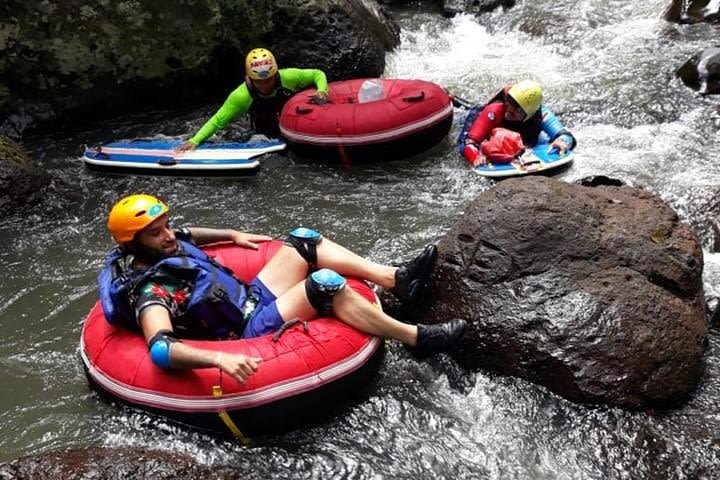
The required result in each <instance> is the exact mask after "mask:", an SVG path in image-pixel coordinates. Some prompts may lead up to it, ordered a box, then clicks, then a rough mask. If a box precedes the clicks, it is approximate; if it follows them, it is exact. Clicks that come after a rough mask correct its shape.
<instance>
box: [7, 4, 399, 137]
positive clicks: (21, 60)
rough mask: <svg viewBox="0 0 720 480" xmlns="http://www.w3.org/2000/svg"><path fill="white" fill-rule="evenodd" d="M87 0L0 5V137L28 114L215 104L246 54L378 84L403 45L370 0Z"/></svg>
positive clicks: (87, 114)
mask: <svg viewBox="0 0 720 480" xmlns="http://www.w3.org/2000/svg"><path fill="white" fill-rule="evenodd" d="M81 4H82V5H81V6H80V7H79V8H78V4H77V2H61V1H57V0H46V1H43V2H40V3H39V4H38V3H37V2H34V3H32V4H30V3H23V2H1V3H0V49H2V51H3V55H2V56H0V79H2V82H1V83H2V84H1V85H0V112H3V110H2V109H3V106H4V108H5V111H4V113H5V115H3V117H2V118H7V119H8V121H6V122H5V124H4V125H3V126H2V131H5V132H9V131H17V130H22V128H23V127H25V126H26V124H30V125H32V122H29V121H27V117H28V116H31V117H33V118H36V117H37V116H40V115H49V116H52V117H58V116H63V115H66V116H67V115H71V114H72V116H73V117H74V118H75V119H87V118H99V117H102V116H108V115H112V114H117V113H118V112H120V111H129V110H138V109H145V110H146V109H149V108H154V107H178V106H182V105H183V104H185V103H187V102H198V101H200V100H203V99H212V100H217V99H218V98H223V97H224V96H225V95H226V94H227V92H228V91H229V90H230V89H231V88H234V87H236V86H237V85H238V84H239V83H240V82H241V81H242V79H243V75H244V72H243V58H244V55H245V54H246V53H247V52H248V51H249V50H250V49H251V48H255V47H258V46H265V47H268V48H270V49H272V50H273V51H274V53H276V54H277V57H278V61H279V62H280V64H281V67H282V66H297V67H319V68H323V69H324V70H326V73H327V74H328V76H329V77H330V78H331V79H339V78H345V77H356V76H368V77H376V76H380V75H381V74H382V72H383V69H384V62H385V51H386V50H389V49H391V48H393V47H394V46H396V45H397V44H398V43H399V30H398V27H397V26H396V25H395V24H394V23H393V22H392V20H391V19H390V18H389V17H388V16H387V14H386V13H385V12H384V10H382V9H380V8H379V6H378V5H377V3H375V2H374V1H372V0H352V1H340V0H303V1H290V0H275V1H271V2H252V1H249V0H223V1H221V2H217V1H214V0H178V1H176V2H171V3H170V4H164V3H158V2H152V1H149V0H138V1H118V2H90V3H88V2H81ZM178 32H182V35H178ZM10 105H12V108H9V106H10ZM13 119H14V120H19V121H20V123H19V124H17V125H16V124H14V123H13V122H12V121H13Z"/></svg>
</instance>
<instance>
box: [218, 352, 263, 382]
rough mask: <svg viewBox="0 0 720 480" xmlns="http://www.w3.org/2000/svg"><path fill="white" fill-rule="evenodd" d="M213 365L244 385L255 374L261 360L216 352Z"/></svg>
mask: <svg viewBox="0 0 720 480" xmlns="http://www.w3.org/2000/svg"><path fill="white" fill-rule="evenodd" d="M214 363H215V365H216V366H217V367H218V368H219V369H220V370H222V371H223V372H225V373H227V374H228V375H230V376H231V377H233V378H234V379H235V380H237V381H238V382H240V383H245V380H247V378H248V377H249V376H250V375H253V374H254V373H255V372H257V370H258V368H259V367H260V364H261V363H262V358H260V357H248V356H247V355H243V354H233V353H225V352H218V353H217V354H216V355H215V362H214Z"/></svg>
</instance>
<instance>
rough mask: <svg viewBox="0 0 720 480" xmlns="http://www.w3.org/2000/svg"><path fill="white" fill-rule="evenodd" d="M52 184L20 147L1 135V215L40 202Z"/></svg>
mask: <svg viewBox="0 0 720 480" xmlns="http://www.w3.org/2000/svg"><path fill="white" fill-rule="evenodd" d="M49 182H50V178H49V176H48V175H47V174H45V173H44V172H42V171H41V170H40V169H38V168H37V166H36V164H35V163H34V162H33V161H32V159H30V157H29V156H28V154H27V153H26V152H25V150H24V149H23V148H22V147H21V146H20V145H18V144H17V143H15V142H14V141H12V140H10V139H9V138H7V137H5V136H4V135H0V215H7V214H8V213H10V212H12V211H15V210H17V209H19V208H22V207H23V206H26V205H31V204H33V203H35V202H37V201H39V200H40V198H41V196H42V192H43V188H44V187H45V186H47V184H48V183H49Z"/></svg>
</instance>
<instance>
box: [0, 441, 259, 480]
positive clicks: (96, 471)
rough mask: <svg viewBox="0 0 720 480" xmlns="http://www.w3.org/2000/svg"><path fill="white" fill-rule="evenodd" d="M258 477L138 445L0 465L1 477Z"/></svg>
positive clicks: (67, 452) (86, 479) (100, 479)
mask: <svg viewBox="0 0 720 480" xmlns="http://www.w3.org/2000/svg"><path fill="white" fill-rule="evenodd" d="M40 478H43V479H63V480H72V479H78V480H81V479H82V480H108V479H118V480H120V479H153V480H163V479H167V480H170V479H179V478H182V479H186V480H193V479H198V480H199V479H213V480H230V479H238V478H243V479H248V480H251V479H257V478H260V477H259V476H257V475H255V474H253V472H251V471H250V472H238V471H236V470H231V469H229V468H217V467H213V468H210V467H205V466H203V465H200V464H198V463H197V462H196V461H194V460H193V459H192V458H190V457H187V456H185V455H180V454H177V453H170V452H164V451H154V450H145V449H141V448H101V447H95V448H83V449H75V450H56V451H53V452H48V453H44V454H40V455H32V456H27V457H22V458H18V459H15V460H11V461H9V462H7V463H4V464H1V465H0V479H2V480H5V479H7V480H10V479H12V480H36V479H40Z"/></svg>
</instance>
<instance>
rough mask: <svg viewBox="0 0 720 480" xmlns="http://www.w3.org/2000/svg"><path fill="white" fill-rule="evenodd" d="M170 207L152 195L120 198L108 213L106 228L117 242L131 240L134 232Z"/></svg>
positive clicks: (121, 242)
mask: <svg viewBox="0 0 720 480" xmlns="http://www.w3.org/2000/svg"><path fill="white" fill-rule="evenodd" d="M169 210H170V209H169V208H168V206H167V205H165V204H164V203H163V202H161V201H160V200H158V199H157V198H155V197H153V196H152V195H145V194H138V195H129V196H127V197H125V198H121V199H120V200H118V201H117V203H115V205H114V206H113V207H112V210H110V215H108V223H107V226H108V230H110V234H111V235H112V236H113V238H114V239H115V241H116V242H117V243H119V244H123V243H127V242H130V241H132V239H133V238H134V237H135V234H136V233H137V232H139V231H140V230H142V229H143V228H145V227H147V226H148V225H150V224H151V223H152V222H154V221H155V220H156V219H157V218H158V217H159V216H160V215H162V214H164V213H167V212H168V211H169Z"/></svg>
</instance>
